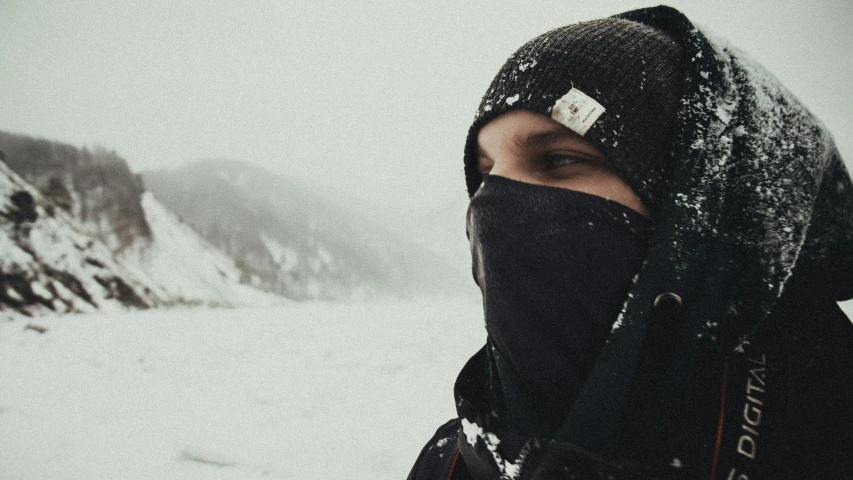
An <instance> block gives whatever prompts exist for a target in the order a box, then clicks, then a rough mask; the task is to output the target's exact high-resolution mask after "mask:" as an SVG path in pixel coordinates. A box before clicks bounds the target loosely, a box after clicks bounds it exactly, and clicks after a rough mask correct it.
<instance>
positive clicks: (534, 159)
mask: <svg viewBox="0 0 853 480" xmlns="http://www.w3.org/2000/svg"><path fill="white" fill-rule="evenodd" d="M477 147H478V150H479V153H478V157H479V160H478V164H479V168H480V173H482V174H483V175H499V176H501V177H506V178H509V179H511V180H517V181H519V182H525V183H533V184H536V185H545V186H550V187H559V188H566V189H569V190H576V191H579V192H584V193H589V194H591V195H597V196H599V197H604V198H607V199H610V200H613V201H615V202H619V203H621V204H622V205H625V206H627V207H629V208H631V209H633V210H636V211H637V212H640V213H641V214H643V215H646V216H649V212H648V209H647V208H646V206H645V205H644V204H643V202H642V200H640V198H639V197H638V196H637V194H636V193H635V192H634V190H633V189H632V188H631V187H630V186H628V184H627V183H625V181H624V180H622V178H621V177H619V175H618V174H617V173H616V171H615V170H614V169H613V165H612V164H611V163H610V161H609V160H607V159H606V158H604V155H602V154H601V152H599V151H598V149H596V148H595V147H594V146H593V145H592V144H591V143H589V142H588V141H586V140H584V138H583V137H582V136H580V135H578V134H577V133H575V132H573V131H571V130H569V129H568V128H566V127H564V126H563V125H561V124H559V123H557V122H555V121H554V120H552V119H551V118H549V117H546V116H545V115H541V114H538V113H533V112H530V111H527V110H513V111H511V112H507V113H504V114H503V115H501V116H499V117H498V118H496V119H494V120H492V121H490V122H489V123H487V124H486V125H485V126H484V127H483V128H482V129H481V130H480V133H479V134H478V135H477Z"/></svg>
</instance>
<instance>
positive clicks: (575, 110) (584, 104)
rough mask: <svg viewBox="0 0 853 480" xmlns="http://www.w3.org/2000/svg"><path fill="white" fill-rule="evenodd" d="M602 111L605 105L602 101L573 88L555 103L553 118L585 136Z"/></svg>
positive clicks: (552, 112)
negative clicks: (597, 100)
mask: <svg viewBox="0 0 853 480" xmlns="http://www.w3.org/2000/svg"><path fill="white" fill-rule="evenodd" d="M602 113H604V107H602V106H601V104H600V103H598V102H596V101H595V100H593V99H592V98H591V97H590V96H588V95H587V94H585V93H583V92H581V91H580V90H578V89H577V88H572V89H571V90H569V93H567V94H565V95H563V96H562V97H561V98H560V99H559V100H557V103H555V104H554V109H553V110H551V118H553V119H554V120H556V121H557V122H558V123H560V124H562V125H565V126H566V127H568V128H569V130H571V131H573V132H575V133H577V134H578V135H580V136H584V135H586V132H587V130H589V129H590V127H592V125H593V124H594V123H595V121H596V120H598V117H600V116H601V114H602Z"/></svg>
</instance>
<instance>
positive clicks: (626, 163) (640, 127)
mask: <svg viewBox="0 0 853 480" xmlns="http://www.w3.org/2000/svg"><path fill="white" fill-rule="evenodd" d="M683 69H684V52H683V49H682V48H681V46H680V45H678V44H677V43H676V42H675V41H674V40H673V39H672V38H670V37H669V36H668V35H667V34H665V33H664V32H662V31H660V30H658V29H655V28H653V27H650V26H647V25H644V24H641V23H638V22H633V21H628V20H622V19H614V18H608V19H602V20H595V21H591V22H583V23H579V24H575V25H570V26H567V27H563V28H559V29H556V30H553V31H551V32H548V33H546V34H543V35H541V36H539V37H537V38H535V39H533V40H531V41H530V42H528V43H527V44H526V45H524V46H523V47H521V48H520V49H519V50H518V51H517V52H516V53H515V54H513V56H512V57H510V58H509V60H507V62H506V64H505V65H504V66H503V68H502V69H501V71H500V72H498V75H497V76H496V77H495V79H494V80H493V81H492V84H491V86H490V88H489V90H488V91H487V93H486V95H485V96H484V97H483V100H482V103H481V104H480V108H479V109H478V112H477V116H476V118H475V121H474V124H473V125H472V126H471V129H470V130H469V134H468V139H467V144H466V148H465V173H466V180H467V183H468V192H469V195H471V204H470V207H469V212H468V234H469V239H470V241H471V251H472V255H473V268H474V276H475V279H476V281H477V284H478V285H479V286H480V289H481V291H482V293H483V305H484V310H485V317H486V326H487V331H488V334H489V338H490V341H491V343H492V346H493V348H494V349H495V352H494V356H493V360H494V363H495V365H494V366H495V367H496V369H497V371H498V373H499V376H500V378H501V379H502V383H503V389H504V392H503V395H504V398H505V400H506V399H507V398H509V400H508V402H505V405H504V410H505V411H504V416H505V419H506V418H507V417H512V416H513V413H512V409H513V408H514V407H515V406H517V405H513V404H512V403H513V400H512V399H513V398H520V397H524V398H525V400H526V399H529V400H530V401H531V402H528V403H532V405H533V407H534V409H535V410H537V412H536V413H537V414H541V415H544V417H545V424H549V425H553V426H556V424H558V423H559V421H560V419H561V418H562V416H564V415H565V413H566V412H567V411H568V409H569V408H570V407H571V404H572V401H573V399H574V397H575V395H576V394H577V392H578V391H579V390H580V388H581V387H582V385H583V383H584V381H585V379H586V377H587V375H588V374H589V372H590V369H591V368H592V365H593V363H594V361H595V359H596V357H597V355H598V353H599V351H600V349H601V347H602V346H603V345H604V342H605V341H606V339H607V338H608V335H609V333H610V330H611V326H612V324H613V323H614V322H615V321H616V319H617V317H618V315H619V312H620V310H621V308H622V306H623V304H624V303H625V300H626V298H627V295H628V291H629V289H630V287H631V280H632V278H633V277H634V276H635V275H636V273H637V272H638V271H639V269H640V266H641V265H642V262H643V259H644V258H645V254H646V249H647V245H648V236H649V231H650V226H651V222H650V221H649V220H648V219H646V218H645V217H644V216H643V215H641V214H639V213H637V212H635V211H634V210H632V209H630V208H628V207H626V206H624V205H621V204H618V203H616V202H612V201H609V200H606V199H604V198H601V197H596V196H593V195H589V194H584V193H579V192H574V191H570V190H565V189H560V188H555V187H544V186H537V185H530V184H524V183H521V182H516V181H513V180H509V179H505V178H501V177H494V176H492V177H486V178H485V181H483V180H484V178H483V176H481V174H480V173H479V170H478V165H477V162H478V154H477V136H478V134H479V131H480V129H481V128H482V127H483V126H484V125H485V124H486V123H488V122H489V121H491V120H493V119H495V118H497V117H498V116H500V115H501V114H503V113H506V112H508V111H511V110H517V109H524V110H528V111H532V112H534V113H540V114H543V115H548V116H551V117H552V118H554V119H555V120H557V121H558V122H560V123H562V124H563V125H565V126H566V127H568V128H570V129H572V130H574V131H575V133H578V134H580V135H582V136H583V137H584V138H585V139H586V140H587V141H589V142H590V143H591V144H592V145H594V146H595V147H596V148H597V149H598V150H599V151H601V152H602V153H603V154H604V155H605V157H606V158H608V160H610V161H611V162H612V163H613V166H614V168H615V170H616V171H617V173H619V175H620V176H621V177H622V178H623V179H625V181H626V182H627V183H628V185H630V186H631V187H632V189H633V190H634V191H635V192H636V193H637V194H638V196H639V197H640V198H641V199H642V200H643V202H644V203H645V204H646V206H647V207H649V209H650V210H651V211H652V212H654V211H655V209H656V206H657V204H658V200H659V197H660V195H661V193H660V192H661V190H662V188H663V185H664V184H665V182H666V178H667V171H668V170H669V168H670V165H671V162H672V158H671V153H670V147H671V144H672V141H673V135H674V132H675V125H676V119H677V110H678V105H679V100H678V99H679V94H680V89H681V84H682V78H683ZM570 92H572V93H577V92H583V96H582V98H585V97H586V96H588V97H591V98H592V100H593V102H590V103H589V104H591V105H595V109H596V112H595V113H596V115H597V116H596V117H593V118H592V120H591V121H586V122H580V123H585V124H584V125H582V126H581V128H577V125H575V124H573V123H572V121H570V120H572V119H569V120H567V119H566V117H565V115H569V116H571V115H574V114H576V113H577V112H576V111H571V110H569V111H568V113H566V111H567V110H565V105H564V107H561V108H557V109H555V105H556V104H557V102H558V100H559V101H566V99H568V98H577V96H575V97H572V94H571V93H570ZM567 94H569V95H567ZM574 101H575V100H572V102H574ZM584 101H585V100H581V103H579V104H578V105H579V106H580V107H581V112H580V115H585V113H584V112H583V110H584V108H585V107H586V106H587V105H584V104H583V102H584ZM570 108H574V105H572V106H571V107H570ZM561 112H562V115H563V118H562V119H560V118H558V114H561ZM481 182H482V185H481ZM510 377H512V378H510ZM507 385H511V386H514V387H513V388H515V387H517V389H516V391H513V392H507V391H506V389H507V388H508V387H507ZM516 413H517V412H516ZM515 416H516V417H518V416H519V415H515ZM520 416H521V417H524V414H522V415H520ZM521 423H529V422H521Z"/></svg>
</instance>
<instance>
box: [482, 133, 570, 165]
mask: <svg viewBox="0 0 853 480" xmlns="http://www.w3.org/2000/svg"><path fill="white" fill-rule="evenodd" d="M565 135H566V132H564V131H563V130H545V131H540V132H531V133H528V134H525V135H516V136H514V137H513V143H515V145H516V146H517V147H519V148H522V149H528V148H542V147H546V146H548V145H551V144H552V143H555V142H557V141H559V140H561V139H563V138H564V137H565ZM483 159H485V160H491V158H490V157H489V155H488V154H487V153H486V151H485V150H483V147H481V146H480V145H479V144H478V145H477V160H483Z"/></svg>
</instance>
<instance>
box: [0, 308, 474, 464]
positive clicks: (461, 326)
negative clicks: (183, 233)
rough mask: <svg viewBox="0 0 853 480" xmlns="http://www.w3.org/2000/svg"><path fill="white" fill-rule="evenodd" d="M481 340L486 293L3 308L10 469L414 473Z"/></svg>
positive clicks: (0, 439) (1, 393)
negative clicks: (32, 313) (37, 311)
mask: <svg viewBox="0 0 853 480" xmlns="http://www.w3.org/2000/svg"><path fill="white" fill-rule="evenodd" d="M28 324H32V325H36V326H41V327H45V328H47V331H46V332H45V333H43V334H42V333H38V332H37V331H35V330H33V329H30V328H25V327H26V326H27V325H28ZM484 339H485V331H484V329H483V322H482V310H481V306H480V303H479V301H477V300H476V299H472V300H470V301H468V300H441V301H433V300H417V301H387V302H376V303H338V304H334V303H292V304H289V305H286V306H279V307H272V308H256V309H238V310H227V309H171V310H148V311H139V312H133V313H108V314H86V315H68V316H64V317H53V318H39V319H25V318H20V317H19V318H16V319H14V320H6V319H3V320H0V478H3V479H22V480H24V479H26V480H29V479H32V480H36V479H38V480H43V479H63V480H65V479H87V480H88V479H205V480H212V479H337V478H340V479H344V478H346V479H360V478H364V479H368V478H369V479H403V478H405V477H406V475H407V474H408V471H409V468H411V465H412V464H413V462H414V461H415V458H416V457H417V455H418V453H419V451H420V448H421V447H422V446H423V444H424V443H425V442H426V441H427V440H428V439H429V438H430V437H431V436H432V434H433V432H434V431H435V429H436V428H437V427H438V426H439V425H441V424H442V423H443V422H445V421H446V420H448V419H450V418H451V417H453V416H455V410H454V401H453V382H454V380H455V377H456V374H457V372H458V370H459V369H460V368H461V367H462V365H463V364H464V362H465V361H466V360H467V359H468V358H469V357H470V356H471V355H472V354H473V353H474V352H476V351H477V349H479V347H480V346H481V344H482V342H483V340H484Z"/></svg>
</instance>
